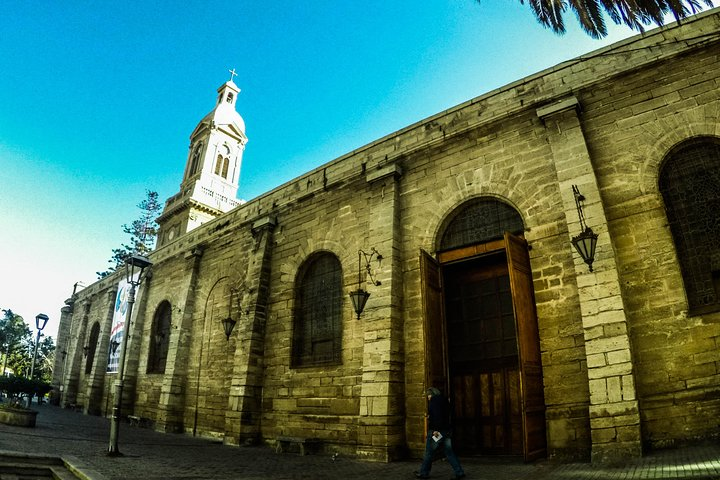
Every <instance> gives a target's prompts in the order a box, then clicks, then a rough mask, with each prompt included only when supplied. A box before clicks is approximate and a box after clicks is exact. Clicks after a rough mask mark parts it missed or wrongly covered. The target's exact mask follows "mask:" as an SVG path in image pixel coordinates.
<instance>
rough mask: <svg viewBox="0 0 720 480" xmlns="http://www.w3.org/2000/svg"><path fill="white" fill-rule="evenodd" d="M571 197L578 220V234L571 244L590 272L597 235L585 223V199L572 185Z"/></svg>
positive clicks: (575, 186)
mask: <svg viewBox="0 0 720 480" xmlns="http://www.w3.org/2000/svg"><path fill="white" fill-rule="evenodd" d="M572 188H573V195H575V206H576V207H577V212H578V218H579V219H580V230H581V231H580V234H578V235H577V236H575V237H573V238H572V240H571V242H572V244H573V246H574V247H575V249H576V250H577V251H578V253H579V254H580V256H581V257H582V259H583V261H584V262H585V263H587V265H588V267H589V268H590V271H591V272H592V271H593V267H592V264H593V261H595V247H596V246H597V239H598V234H597V233H595V232H593V231H592V228H590V227H588V226H587V224H586V223H585V214H584V213H583V207H582V202H584V201H585V197H584V196H583V195H582V194H581V193H580V191H579V190H578V188H577V185H573V186H572Z"/></svg>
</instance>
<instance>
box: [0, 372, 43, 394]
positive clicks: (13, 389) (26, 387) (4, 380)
mask: <svg viewBox="0 0 720 480" xmlns="http://www.w3.org/2000/svg"><path fill="white" fill-rule="evenodd" d="M50 390H52V385H50V384H49V383H47V382H43V381H41V380H30V379H29V378H24V377H18V376H17V375H11V376H9V377H5V376H0V392H3V393H4V394H5V395H6V396H7V397H9V398H17V397H19V396H21V395H37V396H40V397H42V396H44V395H45V394H47V393H48V392H49V391H50Z"/></svg>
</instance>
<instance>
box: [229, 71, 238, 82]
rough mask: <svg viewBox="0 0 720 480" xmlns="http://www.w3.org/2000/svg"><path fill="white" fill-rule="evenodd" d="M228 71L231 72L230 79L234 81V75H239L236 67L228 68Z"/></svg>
mask: <svg viewBox="0 0 720 480" xmlns="http://www.w3.org/2000/svg"><path fill="white" fill-rule="evenodd" d="M228 72H230V81H231V82H232V81H233V77H236V76H237V72H236V71H235V69H234V68H233V69H232V70H228Z"/></svg>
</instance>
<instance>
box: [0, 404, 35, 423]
mask: <svg viewBox="0 0 720 480" xmlns="http://www.w3.org/2000/svg"><path fill="white" fill-rule="evenodd" d="M37 414H38V412H36V411H35V410H22V409H14V408H0V423H4V424H5V425H15V426H18V427H34V426H35V419H36V417H37Z"/></svg>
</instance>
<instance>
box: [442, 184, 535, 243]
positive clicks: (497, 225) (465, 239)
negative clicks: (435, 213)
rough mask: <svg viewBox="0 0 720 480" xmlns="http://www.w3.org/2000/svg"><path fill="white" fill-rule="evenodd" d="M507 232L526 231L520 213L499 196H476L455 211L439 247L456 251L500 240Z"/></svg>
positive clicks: (519, 232)
mask: <svg viewBox="0 0 720 480" xmlns="http://www.w3.org/2000/svg"><path fill="white" fill-rule="evenodd" d="M506 231H507V232H510V233H512V234H515V235H518V234H521V233H522V232H523V231H524V227H523V221H522V218H521V217H520V214H519V213H518V212H517V211H516V210H515V209H514V208H513V207H511V206H510V205H508V204H507V203H504V202H501V201H500V200H498V199H496V198H488V197H484V198H475V199H472V200H469V201H467V202H465V203H464V204H463V205H461V206H460V207H459V208H457V209H456V211H455V212H454V213H453V215H452V217H451V219H450V221H449V223H448V225H447V226H446V227H445V231H444V233H443V235H442V238H441V240H440V245H439V248H438V250H440V251H443V250H452V249H454V248H460V247H464V246H467V245H473V244H477V243H483V242H489V241H491V240H497V239H500V238H503V236H504V235H505V232H506Z"/></svg>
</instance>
